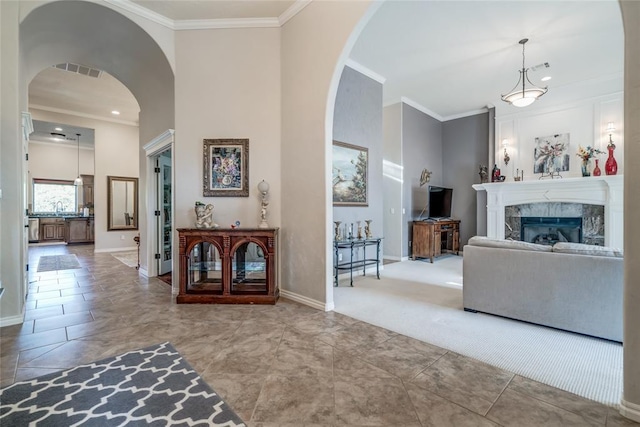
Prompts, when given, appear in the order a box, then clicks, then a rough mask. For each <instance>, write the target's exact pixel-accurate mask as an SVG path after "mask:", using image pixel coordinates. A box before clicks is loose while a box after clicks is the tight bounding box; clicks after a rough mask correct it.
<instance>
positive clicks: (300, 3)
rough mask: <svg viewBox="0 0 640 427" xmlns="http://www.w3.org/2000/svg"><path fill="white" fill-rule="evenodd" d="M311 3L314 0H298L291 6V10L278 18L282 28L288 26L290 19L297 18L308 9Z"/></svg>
mask: <svg viewBox="0 0 640 427" xmlns="http://www.w3.org/2000/svg"><path fill="white" fill-rule="evenodd" d="M311 1H312V0H296V1H295V2H294V3H293V4H292V5H291V6H289V9H287V10H285V11H284V12H282V15H280V16H279V17H278V21H279V22H280V26H282V25H284V24H286V23H287V21H289V19H291V18H293V17H294V16H296V15H297V14H298V12H300V11H301V10H302V9H304V8H305V7H307V6H308V5H309V3H311Z"/></svg>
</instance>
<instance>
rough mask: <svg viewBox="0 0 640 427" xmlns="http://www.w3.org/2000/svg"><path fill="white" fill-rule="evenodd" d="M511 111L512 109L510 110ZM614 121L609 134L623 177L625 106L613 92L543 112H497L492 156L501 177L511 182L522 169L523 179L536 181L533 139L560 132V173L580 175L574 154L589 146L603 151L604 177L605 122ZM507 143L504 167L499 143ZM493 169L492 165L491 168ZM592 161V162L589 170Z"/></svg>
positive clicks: (577, 160)
mask: <svg viewBox="0 0 640 427" xmlns="http://www.w3.org/2000/svg"><path fill="white" fill-rule="evenodd" d="M511 111H512V110H511ZM608 122H614V124H615V127H616V130H615V132H614V133H613V135H612V138H613V141H614V143H615V145H616V150H615V152H614V157H615V159H616V161H617V162H618V175H622V174H624V106H623V94H622V93H613V94H609V95H603V96H598V97H594V98H590V99H585V100H582V101H580V102H577V103H571V104H562V105H556V106H552V107H548V108H545V109H535V108H533V109H527V108H525V109H521V110H518V112H517V113H515V114H513V113H512V114H505V109H504V108H501V109H500V110H498V109H496V139H495V156H496V162H497V164H498V167H499V168H500V169H501V173H502V175H506V176H507V180H509V181H511V180H513V176H514V175H515V173H516V169H519V170H520V171H522V170H524V179H525V180H527V179H538V177H539V176H540V175H539V174H535V175H534V174H533V162H534V160H533V150H534V147H535V138H536V137H543V136H549V135H555V134H560V133H569V134H570V141H569V157H570V160H569V171H567V172H561V175H562V176H563V177H565V178H568V177H580V176H582V173H581V170H580V165H581V159H580V157H578V156H577V155H576V153H577V151H578V146H579V145H581V146H582V147H586V146H588V145H589V146H591V147H596V148H598V149H600V150H602V151H603V152H604V153H605V154H600V155H598V156H597V157H596V158H598V159H600V169H601V170H602V175H605V170H604V164H605V161H606V159H607V144H608V142H609V134H608V133H607V132H606V128H607V123H608ZM505 138H506V139H508V140H509V146H508V148H507V149H508V153H509V157H510V158H511V160H510V161H509V164H508V165H506V166H505V164H504V149H503V148H502V140H503V139H505ZM491 166H492V165H491ZM594 166H595V162H593V161H592V167H594ZM489 169H491V167H490V168H489Z"/></svg>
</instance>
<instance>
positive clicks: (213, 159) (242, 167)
mask: <svg viewBox="0 0 640 427" xmlns="http://www.w3.org/2000/svg"><path fill="white" fill-rule="evenodd" d="M203 150H204V153H203V154H204V156H203V158H204V168H203V172H204V177H203V192H202V195H203V196H205V197H207V196H223V197H225V196H229V197H249V140H248V139H205V140H204V146H203Z"/></svg>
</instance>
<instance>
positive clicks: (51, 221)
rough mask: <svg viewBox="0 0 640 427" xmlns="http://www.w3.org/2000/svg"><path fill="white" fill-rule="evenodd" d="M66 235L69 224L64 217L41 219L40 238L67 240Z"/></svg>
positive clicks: (45, 239)
mask: <svg viewBox="0 0 640 427" xmlns="http://www.w3.org/2000/svg"><path fill="white" fill-rule="evenodd" d="M66 235H67V225H66V223H65V221H64V218H41V219H40V240H44V241H53V240H65V237H66Z"/></svg>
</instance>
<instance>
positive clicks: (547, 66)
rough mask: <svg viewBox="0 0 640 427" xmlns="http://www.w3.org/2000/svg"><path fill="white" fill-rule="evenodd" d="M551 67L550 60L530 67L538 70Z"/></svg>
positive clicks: (532, 69)
mask: <svg viewBox="0 0 640 427" xmlns="http://www.w3.org/2000/svg"><path fill="white" fill-rule="evenodd" d="M549 67H551V65H549V63H548V62H543V63H542V64H538V65H534V66H533V67H529V69H530V70H531V71H538V70H543V69H545V68H549Z"/></svg>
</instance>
